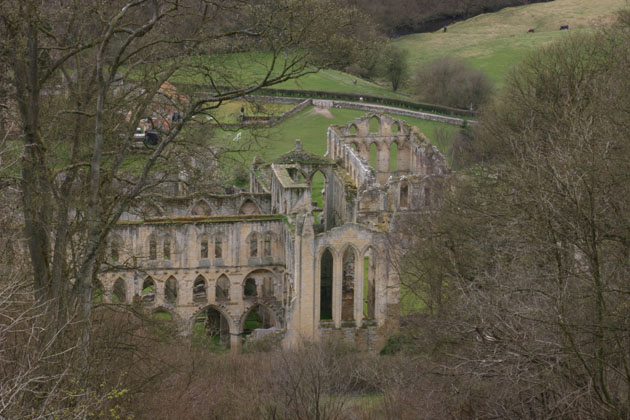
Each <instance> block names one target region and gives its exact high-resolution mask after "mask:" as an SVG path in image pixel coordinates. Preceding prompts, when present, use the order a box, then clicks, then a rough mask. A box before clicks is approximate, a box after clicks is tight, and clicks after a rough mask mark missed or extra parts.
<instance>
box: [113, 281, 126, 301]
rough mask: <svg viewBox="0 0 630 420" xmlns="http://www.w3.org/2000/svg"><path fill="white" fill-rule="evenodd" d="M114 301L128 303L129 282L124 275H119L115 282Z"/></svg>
mask: <svg viewBox="0 0 630 420" xmlns="http://www.w3.org/2000/svg"><path fill="white" fill-rule="evenodd" d="M112 302H113V303H127V284H126V283H125V280H123V278H122V277H118V279H116V281H115V282H114V287H113V289H112Z"/></svg>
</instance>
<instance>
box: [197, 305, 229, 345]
mask: <svg viewBox="0 0 630 420" xmlns="http://www.w3.org/2000/svg"><path fill="white" fill-rule="evenodd" d="M192 324H193V325H192V332H193V334H192V336H193V340H195V342H196V343H198V344H201V345H207V346H208V347H210V348H211V349H212V348H214V349H226V348H228V349H229V348H230V336H231V333H232V331H234V330H235V326H234V321H233V320H232V318H231V317H230V316H229V315H228V314H227V313H226V312H225V310H224V309H222V308H220V307H218V306H215V305H208V306H205V307H204V308H202V309H201V310H200V311H198V312H197V313H196V314H195V315H194V316H193V317H192Z"/></svg>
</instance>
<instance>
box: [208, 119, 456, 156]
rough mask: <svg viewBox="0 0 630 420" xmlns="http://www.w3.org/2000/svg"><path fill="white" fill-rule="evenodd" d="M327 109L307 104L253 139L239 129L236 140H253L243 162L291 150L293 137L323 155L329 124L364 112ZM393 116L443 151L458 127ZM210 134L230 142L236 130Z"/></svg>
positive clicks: (446, 149)
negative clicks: (306, 106)
mask: <svg viewBox="0 0 630 420" xmlns="http://www.w3.org/2000/svg"><path fill="white" fill-rule="evenodd" d="M329 112H330V114H329V115H325V114H324V113H320V112H317V111H316V110H315V108H314V107H308V108H306V109H304V110H303V111H301V112H299V113H298V114H296V115H295V116H293V117H291V118H289V119H287V120H286V121H283V122H282V123H281V124H278V125H277V126H275V127H273V128H271V129H268V130H265V131H264V132H261V131H256V136H255V137H256V138H255V139H254V135H253V134H252V133H250V132H248V131H247V130H241V133H242V134H241V136H242V137H241V140H239V141H253V145H252V147H251V150H249V151H247V152H243V153H241V157H242V158H243V161H244V162H247V163H249V162H251V161H252V159H253V157H254V156H255V155H258V156H260V157H261V158H262V159H263V161H267V162H268V161H271V160H273V159H275V158H276V157H278V156H280V155H282V154H284V153H287V152H289V151H290V150H292V149H293V147H294V145H295V140H296V139H300V140H301V141H302V145H303V146H304V149H305V150H307V151H309V152H311V153H315V154H317V155H320V156H323V155H324V154H325V153H326V132H327V130H328V127H329V126H330V125H333V124H346V123H347V122H349V121H350V120H353V119H355V118H358V117H360V116H362V115H365V114H366V112H365V111H360V110H353V109H339V108H330V109H329ZM396 118H400V119H402V120H405V121H407V122H408V123H410V124H411V125H413V126H416V127H418V129H419V130H420V131H421V132H423V133H424V134H425V135H426V136H427V137H428V138H429V140H431V141H432V142H433V143H434V144H435V146H436V147H437V148H438V149H439V150H440V151H441V152H443V153H446V152H447V151H448V148H449V146H450V142H449V141H448V137H450V135H452V134H453V133H455V132H456V131H457V130H458V127H456V126H453V125H450V124H444V123H439V122H435V121H428V120H422V119H419V118H412V117H398V116H396ZM214 134H215V137H214V138H213V142H217V143H219V144H223V145H230V144H231V143H232V141H233V139H234V138H235V137H236V134H237V132H234V131H221V130H216V131H215V133H214ZM444 134H446V135H444ZM215 144H216V143H215Z"/></svg>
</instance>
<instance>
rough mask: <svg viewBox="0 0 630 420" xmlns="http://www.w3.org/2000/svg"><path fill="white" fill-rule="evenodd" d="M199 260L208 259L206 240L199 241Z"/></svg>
mask: <svg viewBox="0 0 630 420" xmlns="http://www.w3.org/2000/svg"><path fill="white" fill-rule="evenodd" d="M199 258H200V259H202V260H203V259H207V258H208V240H207V239H202V240H201V247H200V250H199Z"/></svg>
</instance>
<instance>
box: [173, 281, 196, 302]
mask: <svg viewBox="0 0 630 420" xmlns="http://www.w3.org/2000/svg"><path fill="white" fill-rule="evenodd" d="M198 275H199V273H194V274H193V273H190V274H188V276H186V275H182V278H181V280H179V281H178V285H177V286H178V289H177V301H178V302H179V304H180V305H190V304H192V303H193V283H194V281H195V279H196V278H197V276H198Z"/></svg>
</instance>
